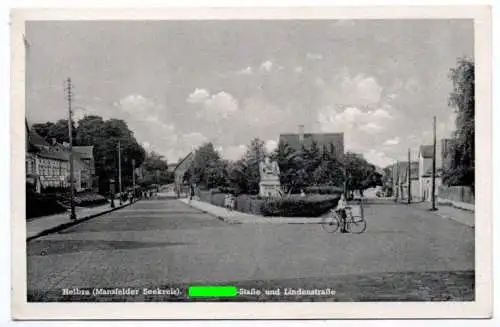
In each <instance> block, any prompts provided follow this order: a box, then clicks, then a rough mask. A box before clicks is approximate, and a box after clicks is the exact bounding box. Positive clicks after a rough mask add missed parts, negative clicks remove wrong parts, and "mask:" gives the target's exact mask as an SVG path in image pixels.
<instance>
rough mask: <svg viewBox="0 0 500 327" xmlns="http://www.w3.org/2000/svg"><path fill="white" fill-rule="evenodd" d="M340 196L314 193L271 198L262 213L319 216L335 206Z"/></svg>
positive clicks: (262, 208)
mask: <svg viewBox="0 0 500 327" xmlns="http://www.w3.org/2000/svg"><path fill="white" fill-rule="evenodd" d="M339 198H340V197H338V196H321V195H313V196H306V197H297V196H291V197H288V198H283V199H269V200H265V201H264V203H263V204H262V206H261V213H262V215H263V216H280V217H319V216H321V215H323V214H324V213H326V212H328V211H329V210H330V209H332V208H335V206H336V205H337V203H338V201H339Z"/></svg>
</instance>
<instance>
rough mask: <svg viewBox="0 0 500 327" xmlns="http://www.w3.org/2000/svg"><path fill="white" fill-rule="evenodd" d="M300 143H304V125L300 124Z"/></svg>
mask: <svg viewBox="0 0 500 327" xmlns="http://www.w3.org/2000/svg"><path fill="white" fill-rule="evenodd" d="M299 143H300V145H302V144H304V125H299Z"/></svg>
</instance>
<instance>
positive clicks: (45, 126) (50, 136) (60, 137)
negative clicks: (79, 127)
mask: <svg viewBox="0 0 500 327" xmlns="http://www.w3.org/2000/svg"><path fill="white" fill-rule="evenodd" d="M33 129H34V130H35V131H36V132H37V133H38V135H40V136H41V137H42V138H43V139H44V140H45V141H46V142H47V143H49V144H52V140H56V141H57V143H60V144H62V143H69V133H68V120H67V119H59V120H58V121H57V122H55V123H53V122H46V123H41V124H34V125H33ZM72 129H73V137H75V135H76V128H75V123H74V122H73V126H72Z"/></svg>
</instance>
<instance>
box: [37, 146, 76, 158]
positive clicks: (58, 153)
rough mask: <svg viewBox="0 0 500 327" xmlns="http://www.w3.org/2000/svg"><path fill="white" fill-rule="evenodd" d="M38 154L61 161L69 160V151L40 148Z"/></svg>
mask: <svg viewBox="0 0 500 327" xmlns="http://www.w3.org/2000/svg"><path fill="white" fill-rule="evenodd" d="M38 156H39V157H41V158H46V159H55V160H61V161H69V152H66V151H56V150H48V149H46V148H41V149H40V152H39V153H38Z"/></svg>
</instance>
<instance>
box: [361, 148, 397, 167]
mask: <svg viewBox="0 0 500 327" xmlns="http://www.w3.org/2000/svg"><path fill="white" fill-rule="evenodd" d="M363 156H364V157H365V159H366V160H368V162H370V163H372V164H374V165H376V166H378V167H381V168H384V167H387V166H389V165H391V164H393V163H394V159H392V158H391V157H389V156H387V155H386V154H385V153H384V152H381V151H377V150H375V149H370V150H368V151H366V152H364V153H363Z"/></svg>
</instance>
